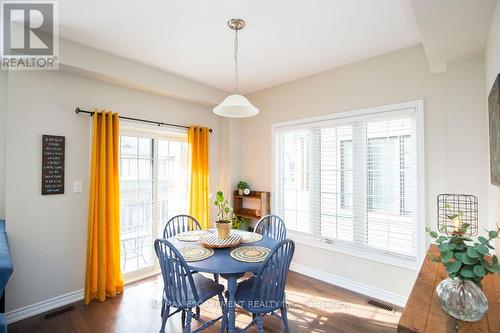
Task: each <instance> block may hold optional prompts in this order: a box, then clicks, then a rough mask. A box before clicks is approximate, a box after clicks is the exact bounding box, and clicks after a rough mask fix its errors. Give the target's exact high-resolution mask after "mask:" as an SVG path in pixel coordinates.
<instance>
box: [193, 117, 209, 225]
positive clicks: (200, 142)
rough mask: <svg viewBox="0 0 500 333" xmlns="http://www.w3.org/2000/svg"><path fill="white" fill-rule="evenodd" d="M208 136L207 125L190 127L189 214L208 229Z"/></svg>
mask: <svg viewBox="0 0 500 333" xmlns="http://www.w3.org/2000/svg"><path fill="white" fill-rule="evenodd" d="M208 136H209V129H208V128H206V127H196V126H194V127H190V128H189V130H188V145H189V148H188V150H189V170H190V177H189V199H190V200H189V214H190V215H191V216H193V217H194V218H195V219H197V220H198V222H200V225H201V228H202V229H207V228H208V227H209V225H210V221H209V217H208V216H209V202H208V199H209V198H208V194H209V177H210V171H209V163H208Z"/></svg>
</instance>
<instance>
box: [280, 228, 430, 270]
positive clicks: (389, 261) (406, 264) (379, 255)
mask: <svg viewBox="0 0 500 333" xmlns="http://www.w3.org/2000/svg"><path fill="white" fill-rule="evenodd" d="M288 236H289V238H291V239H293V240H294V241H295V242H296V243H298V244H303V245H306V246H311V247H315V248H319V249H323V250H328V251H330V252H336V253H342V254H345V255H349V256H352V257H357V258H361V259H365V260H371V261H376V262H380V263H382V264H386V265H391V266H395V267H398V268H404V269H408V270H412V271H417V272H418V271H419V270H420V266H421V262H420V260H421V259H419V258H417V259H411V258H406V257H404V256H400V255H397V254H394V253H390V252H386V251H383V250H378V249H373V248H360V247H357V246H355V245H350V244H349V243H347V242H342V241H331V242H330V241H320V240H318V239H317V238H315V237H314V236H312V235H308V234H304V233H301V232H298V231H294V230H288Z"/></svg>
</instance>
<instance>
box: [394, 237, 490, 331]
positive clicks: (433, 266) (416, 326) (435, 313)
mask: <svg viewBox="0 0 500 333" xmlns="http://www.w3.org/2000/svg"><path fill="white" fill-rule="evenodd" d="M429 253H432V254H434V255H439V251H438V249H437V247H436V245H431V246H430V248H429ZM447 277H448V274H447V273H446V270H445V269H444V267H443V265H442V264H439V263H435V262H432V261H431V260H430V258H429V257H427V258H426V259H425V261H424V264H423V265H422V269H421V270H420V273H419V274H418V277H417V281H415V285H414V286H413V290H412V292H411V294H410V297H409V298H408V302H407V303H406V307H405V309H404V311H403V315H402V316H401V319H400V320H399V324H398V332H401V333H410V332H412V333H413V332H425V333H441V332H459V333H466V332H467V333H472V332H474V333H476V332H500V277H499V275H498V274H490V275H488V276H486V277H485V278H484V279H483V283H482V284H483V292H484V294H485V295H486V298H487V299H488V305H489V309H488V312H487V313H486V315H485V316H484V317H483V318H482V319H481V320H480V321H478V322H475V323H469V322H464V321H460V320H457V319H455V318H453V317H451V316H449V315H448V314H446V313H445V312H444V310H443V309H442V308H441V304H440V302H439V299H438V297H437V294H436V292H435V290H436V286H437V285H438V283H439V282H441V281H442V280H444V279H445V278H447Z"/></svg>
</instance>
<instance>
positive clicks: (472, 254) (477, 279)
mask: <svg viewBox="0 0 500 333" xmlns="http://www.w3.org/2000/svg"><path fill="white" fill-rule="evenodd" d="M458 215H460V216H461V214H457V216H458ZM448 218H450V220H452V221H453V220H455V219H456V218H457V217H456V216H449V217H448ZM468 228H469V224H467V223H463V224H461V225H460V226H457V228H454V231H453V233H452V234H451V236H447V235H446V236H443V235H439V234H438V233H437V232H435V231H432V230H431V229H430V228H429V227H427V228H426V229H425V230H426V231H427V232H428V233H429V236H431V237H432V238H433V239H434V242H435V243H436V245H437V247H438V249H439V256H437V257H435V256H434V257H433V258H432V261H434V262H440V263H442V264H443V265H444V267H445V268H446V271H447V272H448V276H449V277H450V278H459V279H462V280H471V281H473V282H474V283H475V284H477V285H478V286H479V287H481V280H482V279H483V278H484V276H486V275H488V274H492V273H498V272H500V266H499V265H498V258H497V256H496V255H493V256H492V257H491V260H490V259H489V258H488V259H487V257H488V256H489V255H490V250H494V247H493V246H492V245H491V244H490V241H491V240H493V239H496V238H497V237H498V236H499V234H500V228H499V227H498V226H497V230H493V231H488V230H486V231H487V232H488V237H482V236H479V237H478V238H477V241H474V240H473V239H472V238H469V237H465V236H464V235H465V234H466V232H467V229H468Z"/></svg>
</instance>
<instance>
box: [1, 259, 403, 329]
mask: <svg viewBox="0 0 500 333" xmlns="http://www.w3.org/2000/svg"><path fill="white" fill-rule="evenodd" d="M290 269H291V270H292V271H294V272H297V273H300V274H304V275H306V276H309V277H312V278H314V279H317V280H320V281H323V282H326V283H330V284H333V285H336V286H339V287H341V288H344V289H348V290H352V291H354V292H356V293H360V294H363V295H366V296H368V297H373V298H375V299H378V300H380V301H384V302H388V303H391V304H394V305H397V306H401V307H404V306H405V304H406V301H407V300H408V298H407V297H405V296H402V295H399V294H396V293H394V292H391V291H386V290H382V289H379V288H375V287H372V286H369V285H367V284H364V283H360V282H356V281H353V280H349V279H346V278H343V277H341V276H338V275H334V274H330V273H326V272H323V271H320V270H318V269H316V268H311V267H308V266H304V265H299V264H296V263H292V265H291V266H290ZM128 282H129V283H130V282H131V281H128ZM82 299H83V289H80V290H76V291H73V292H70V293H67V294H64V295H60V296H56V297H53V298H50V299H48V300H45V301H41V302H38V303H35V304H32V305H28V306H25V307H22V308H19V309H16V310H12V311H9V312H7V313H6V319H7V324H11V323H14V322H16V321H19V320H23V319H26V318H29V317H32V316H36V315H38V314H40V313H44V312H47V311H50V310H53V309H56V308H59V307H62V306H64V305H67V304H70V303H74V302H78V301H81V300H82Z"/></svg>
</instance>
